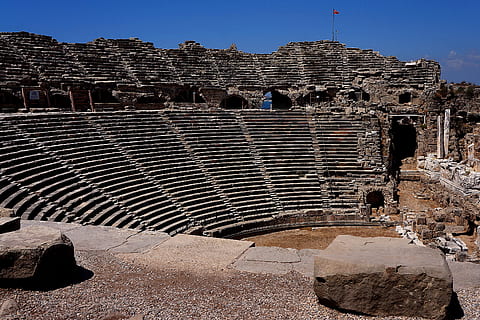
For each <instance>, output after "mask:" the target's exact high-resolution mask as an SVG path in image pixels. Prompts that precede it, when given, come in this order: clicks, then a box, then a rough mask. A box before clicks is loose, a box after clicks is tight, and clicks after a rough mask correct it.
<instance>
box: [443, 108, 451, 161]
mask: <svg viewBox="0 0 480 320" xmlns="http://www.w3.org/2000/svg"><path fill="white" fill-rule="evenodd" d="M449 142H450V109H446V110H445V121H444V122H443V153H444V156H445V157H448V144H449Z"/></svg>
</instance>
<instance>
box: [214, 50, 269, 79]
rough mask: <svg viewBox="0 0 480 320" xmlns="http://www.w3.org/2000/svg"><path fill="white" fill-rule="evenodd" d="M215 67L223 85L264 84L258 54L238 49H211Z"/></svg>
mask: <svg viewBox="0 0 480 320" xmlns="http://www.w3.org/2000/svg"><path fill="white" fill-rule="evenodd" d="M210 52H211V54H212V56H213V58H214V61H215V67H216V69H217V70H218V77H219V81H220V84H221V85H222V86H223V87H228V86H232V85H241V86H245V87H255V86H258V85H259V83H260V84H261V85H264V81H262V79H263V78H264V75H263V73H262V72H261V70H260V69H261V65H260V63H259V62H258V58H257V56H258V55H255V54H251V53H245V52H241V51H238V50H236V49H228V50H210Z"/></svg>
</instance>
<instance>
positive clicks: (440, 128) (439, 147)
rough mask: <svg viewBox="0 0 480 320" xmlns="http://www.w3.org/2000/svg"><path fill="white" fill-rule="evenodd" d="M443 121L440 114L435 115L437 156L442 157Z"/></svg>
mask: <svg viewBox="0 0 480 320" xmlns="http://www.w3.org/2000/svg"><path fill="white" fill-rule="evenodd" d="M443 151H444V144H443V121H442V116H438V117H437V158H438V159H443Z"/></svg>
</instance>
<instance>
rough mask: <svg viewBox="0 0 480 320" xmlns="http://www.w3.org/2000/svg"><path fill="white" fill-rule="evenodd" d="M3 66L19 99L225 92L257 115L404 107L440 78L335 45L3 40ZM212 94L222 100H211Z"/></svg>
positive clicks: (424, 65) (11, 36)
mask: <svg viewBox="0 0 480 320" xmlns="http://www.w3.org/2000/svg"><path fill="white" fill-rule="evenodd" d="M0 66H1V67H2V68H4V69H5V70H6V72H5V73H2V74H0V88H1V89H2V92H4V93H5V94H10V95H12V96H14V97H15V96H16V97H17V98H20V96H19V88H20V87H21V86H25V85H28V86H41V87H45V88H48V89H50V90H52V89H58V90H61V91H63V92H64V94H65V95H66V92H67V90H68V88H71V87H75V88H83V89H93V90H99V89H106V90H107V91H109V92H110V93H113V96H114V98H115V99H116V100H117V101H116V102H118V103H120V104H121V105H135V104H136V103H137V98H138V97H145V96H147V97H154V98H155V97H156V98H159V99H160V100H164V101H166V102H168V101H175V102H183V101H178V95H179V94H180V95H181V93H182V91H185V90H187V91H190V92H193V91H195V92H196V93H197V94H198V95H199V97H202V98H203V99H204V100H205V102H206V103H207V104H209V105H210V106H213V107H218V106H219V97H220V96H221V93H222V92H223V94H224V95H230V94H238V95H241V96H242V97H244V98H245V99H246V100H247V101H248V105H249V106H250V107H255V108H257V107H258V106H259V105H261V100H262V97H263V94H264V93H265V92H267V91H269V90H277V91H279V92H280V93H282V94H284V95H286V96H287V97H288V98H290V99H291V100H292V103H293V105H303V106H305V105H306V104H308V103H307V102H306V101H305V100H304V99H303V98H304V97H305V96H306V95H307V94H309V93H314V95H315V96H321V98H320V99H323V100H325V99H326V100H330V101H331V100H335V101H337V102H340V103H341V102H346V103H352V102H353V101H354V100H356V99H358V97H360V99H363V100H365V101H369V102H371V103H381V104H399V102H401V101H399V99H400V98H399V97H400V95H402V94H403V95H407V102H405V101H403V102H402V103H410V102H411V103H417V102H418V101H419V99H420V98H421V96H422V94H423V92H424V91H425V90H429V89H432V88H436V87H437V85H438V82H439V73H440V69H439V65H438V63H437V62H434V61H429V60H423V59H422V60H418V61H415V62H402V61H399V60H398V59H396V58H394V57H384V56H382V55H380V54H379V53H378V52H375V51H372V50H362V49H356V48H346V47H345V45H343V44H340V43H338V42H333V41H315V42H292V43H288V44H287V45H285V46H283V47H280V48H279V50H278V51H276V52H273V53H271V54H252V53H245V52H242V51H239V50H237V49H236V47H235V46H232V47H231V48H229V49H207V48H204V47H202V46H201V45H200V44H198V43H196V42H194V41H187V42H184V43H182V44H180V46H179V48H178V49H158V48H155V47H154V46H153V44H152V43H148V42H143V41H141V40H139V39H136V38H131V39H118V40H111V39H103V38H100V39H96V40H94V41H92V42H89V43H75V44H72V43H59V42H57V41H56V40H55V39H53V38H51V37H48V36H43V35H36V34H31V33H26V32H16V33H0ZM212 88H215V89H217V90H219V92H220V93H219V94H216V95H213V96H212V95H209V94H207V93H206V90H208V89H212ZM360 93H362V95H360V96H359V94H360ZM100 100H101V99H100ZM310 100H311V99H310ZM400 100H401V99H400ZM98 102H105V101H98ZM185 102H192V101H185ZM0 104H1V101H0ZM53 107H55V106H53Z"/></svg>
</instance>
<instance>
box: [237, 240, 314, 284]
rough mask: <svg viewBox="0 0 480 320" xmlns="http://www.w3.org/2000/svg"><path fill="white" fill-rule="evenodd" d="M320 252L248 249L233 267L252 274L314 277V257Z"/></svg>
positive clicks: (262, 248) (270, 248) (273, 248)
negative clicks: (293, 272) (293, 274)
mask: <svg viewBox="0 0 480 320" xmlns="http://www.w3.org/2000/svg"><path fill="white" fill-rule="evenodd" d="M319 252H321V250H316V249H303V250H296V249H291V248H279V247H253V248H250V249H248V250H247V251H246V252H245V254H244V255H242V256H241V257H240V258H239V259H238V260H237V261H236V262H235V263H234V265H233V267H234V268H235V269H237V270H240V271H247V272H252V273H271V274H286V273H288V272H291V271H296V272H299V273H301V274H303V275H306V276H309V277H312V276H313V261H314V256H315V255H316V254H318V253H319Z"/></svg>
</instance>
